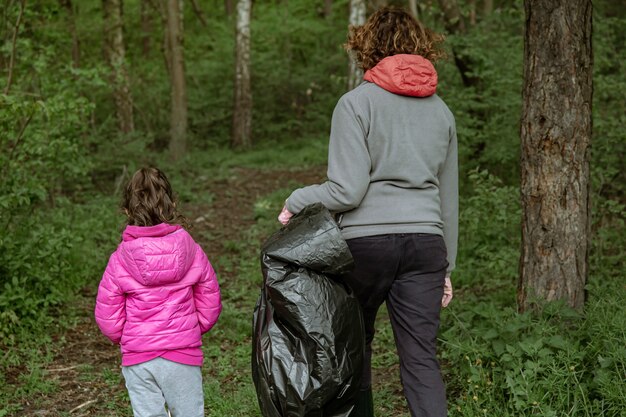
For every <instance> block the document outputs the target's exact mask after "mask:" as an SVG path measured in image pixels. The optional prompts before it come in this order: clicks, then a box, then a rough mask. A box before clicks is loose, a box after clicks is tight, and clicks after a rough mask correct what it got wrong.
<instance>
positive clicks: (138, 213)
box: [121, 168, 189, 229]
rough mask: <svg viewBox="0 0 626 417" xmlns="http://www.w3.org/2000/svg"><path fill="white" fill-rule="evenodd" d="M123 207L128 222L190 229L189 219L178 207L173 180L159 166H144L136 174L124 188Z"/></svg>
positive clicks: (138, 224) (135, 224)
mask: <svg viewBox="0 0 626 417" xmlns="http://www.w3.org/2000/svg"><path fill="white" fill-rule="evenodd" d="M121 206H122V209H123V210H124V212H125V213H126V216H127V219H126V223H127V224H128V225H132V226H155V225H157V224H159V223H168V224H179V225H181V226H183V227H184V228H185V229H188V228H189V222H188V221H187V219H186V218H185V217H184V216H183V215H181V214H180V213H179V212H178V209H177V208H176V200H175V198H174V192H173V191H172V186H171V185H170V182H169V181H168V179H167V177H166V176H165V174H164V173H163V172H162V171H161V170H159V169H157V168H141V169H140V170H139V171H137V172H135V173H134V174H133V176H132V177H131V179H130V180H129V181H128V184H127V185H126V188H125V189H124V194H123V196H122V204H121Z"/></svg>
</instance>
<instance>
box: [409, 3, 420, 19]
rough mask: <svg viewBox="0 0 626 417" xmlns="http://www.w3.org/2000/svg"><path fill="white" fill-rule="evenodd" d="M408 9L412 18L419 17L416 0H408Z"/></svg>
mask: <svg viewBox="0 0 626 417" xmlns="http://www.w3.org/2000/svg"><path fill="white" fill-rule="evenodd" d="M409 11H410V12H411V14H412V15H413V17H414V18H416V19H419V12H418V10H417V0H409Z"/></svg>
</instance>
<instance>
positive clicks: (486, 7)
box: [483, 0, 493, 16]
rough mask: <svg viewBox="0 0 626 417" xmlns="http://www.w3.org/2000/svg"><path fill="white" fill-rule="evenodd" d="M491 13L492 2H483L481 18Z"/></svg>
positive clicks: (485, 0) (489, 0)
mask: <svg viewBox="0 0 626 417" xmlns="http://www.w3.org/2000/svg"><path fill="white" fill-rule="evenodd" d="M492 12H493V0H484V3H483V16H488V15H490V14H491V13H492Z"/></svg>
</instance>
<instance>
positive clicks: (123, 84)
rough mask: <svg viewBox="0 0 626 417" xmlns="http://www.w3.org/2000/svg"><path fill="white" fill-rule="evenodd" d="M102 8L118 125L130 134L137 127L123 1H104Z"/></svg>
mask: <svg viewBox="0 0 626 417" xmlns="http://www.w3.org/2000/svg"><path fill="white" fill-rule="evenodd" d="M102 6H103V10H104V39H105V45H104V50H105V56H106V58H107V61H108V64H109V67H110V68H111V85H112V88H113V100H114V101H115V112H116V115H117V123H118V127H119V130H120V131H121V132H123V133H129V132H132V131H133V130H135V125H134V121H133V98H132V95H131V92H130V79H129V77H128V71H127V69H126V48H125V46H124V23H123V20H122V0H103V1H102Z"/></svg>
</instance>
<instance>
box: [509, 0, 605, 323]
mask: <svg viewBox="0 0 626 417" xmlns="http://www.w3.org/2000/svg"><path fill="white" fill-rule="evenodd" d="M591 3H592V2H591V0H525V1H524V7H525V10H526V31H525V37H524V86H523V91H522V98H523V108H522V118H521V129H520V135H521V147H522V149H521V150H522V156H521V199H522V216H523V217H522V254H521V258H520V277H519V288H518V307H519V309H520V310H521V311H524V310H527V309H529V308H530V309H533V308H535V307H537V306H538V305H540V303H541V301H554V300H563V301H565V302H566V303H567V304H568V305H570V306H571V307H574V308H582V307H583V305H584V302H585V283H586V282H587V275H588V273H589V264H588V255H589V237H590V220H589V218H590V212H589V183H590V181H589V150H590V142H591V103H592V95H593V85H592V67H593V56H592V44H591V33H592V30H591V22H592V4H591ZM537 300H539V303H538V304H536V303H535V302H536V301H537Z"/></svg>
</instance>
